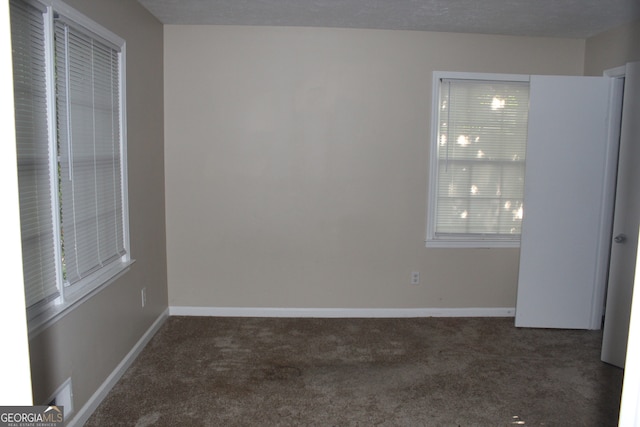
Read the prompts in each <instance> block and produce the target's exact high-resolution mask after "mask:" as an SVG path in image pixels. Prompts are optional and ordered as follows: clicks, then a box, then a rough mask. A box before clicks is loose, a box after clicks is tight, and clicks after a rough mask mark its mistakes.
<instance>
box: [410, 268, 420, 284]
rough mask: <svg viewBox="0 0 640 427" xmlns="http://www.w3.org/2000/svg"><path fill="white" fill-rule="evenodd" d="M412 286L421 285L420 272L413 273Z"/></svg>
mask: <svg viewBox="0 0 640 427" xmlns="http://www.w3.org/2000/svg"><path fill="white" fill-rule="evenodd" d="M411 284H412V285H419V284H420V272H419V271H412V272H411Z"/></svg>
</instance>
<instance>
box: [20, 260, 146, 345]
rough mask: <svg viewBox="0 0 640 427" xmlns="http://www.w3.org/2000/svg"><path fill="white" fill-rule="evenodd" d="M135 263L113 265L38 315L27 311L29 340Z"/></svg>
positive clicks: (117, 277) (124, 262)
mask: <svg viewBox="0 0 640 427" xmlns="http://www.w3.org/2000/svg"><path fill="white" fill-rule="evenodd" d="M134 262H135V260H134V259H131V260H127V261H121V262H117V263H113V264H112V265H111V266H109V267H108V268H104V269H103V270H101V271H100V272H99V273H98V274H96V275H95V276H93V277H91V281H90V282H89V283H85V284H83V285H82V286H81V288H80V289H78V290H77V291H75V292H74V291H68V292H67V294H66V299H67V300H66V301H64V302H62V303H55V302H51V303H50V304H49V305H47V306H46V307H44V308H42V309H41V310H38V311H37V313H30V312H29V310H27V315H28V327H29V339H31V338H34V337H36V336H37V335H39V334H40V333H41V332H43V331H44V330H46V329H47V328H49V327H50V326H51V325H53V324H54V323H56V322H57V321H58V320H60V319H62V318H63V317H65V316H66V315H67V314H69V313H71V312H72V311H73V310H74V309H75V308H77V307H79V306H80V305H81V304H82V303H83V302H85V301H86V300H88V299H89V298H91V297H93V296H94V295H96V294H97V293H98V292H100V291H101V290H103V289H105V288H106V287H107V286H109V285H110V284H112V283H113V282H115V281H116V280H117V279H119V278H120V277H121V276H122V275H124V274H125V273H126V272H127V271H129V269H130V268H131V265H132V264H133V263H134Z"/></svg>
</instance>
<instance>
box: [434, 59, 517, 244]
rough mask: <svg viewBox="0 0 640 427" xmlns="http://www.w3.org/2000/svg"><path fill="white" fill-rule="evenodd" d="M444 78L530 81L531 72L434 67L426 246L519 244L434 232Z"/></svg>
mask: <svg viewBox="0 0 640 427" xmlns="http://www.w3.org/2000/svg"><path fill="white" fill-rule="evenodd" d="M442 79H458V80H478V81H505V82H528V81H529V80H530V75H528V74H493V73H466V72H449V71H434V72H433V81H432V89H431V90H432V92H431V139H430V141H429V185H428V186H427V187H428V189H427V210H426V215H427V218H426V223H427V227H426V238H425V246H426V247H427V248H519V247H520V239H519V238H517V239H514V238H507V237H497V236H486V237H483V236H470V235H459V236H452V235H449V236H446V237H437V236H436V234H435V206H436V196H437V188H438V143H437V141H438V119H439V117H438V113H439V110H440V105H439V93H440V81H441V80H442Z"/></svg>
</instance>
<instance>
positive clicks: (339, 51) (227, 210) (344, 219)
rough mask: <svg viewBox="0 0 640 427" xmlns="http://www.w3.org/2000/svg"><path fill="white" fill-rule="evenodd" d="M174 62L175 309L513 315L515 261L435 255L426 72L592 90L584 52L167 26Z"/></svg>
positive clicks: (510, 254) (171, 202) (392, 35)
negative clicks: (561, 77) (428, 230)
mask: <svg viewBox="0 0 640 427" xmlns="http://www.w3.org/2000/svg"><path fill="white" fill-rule="evenodd" d="M164 49H165V139H166V145H165V162H166V165H165V174H166V212H167V254H168V260H169V262H168V277H169V304H170V305H172V306H209V307H313V308H318V307H329V308H348V307H353V308H383V307H384V308H429V307H450V308H454V307H455V308H457V307H513V306H514V305H515V295H516V284H517V272H518V250H515V249H475V250H474V249H456V250H451V249H426V248H425V247H424V235H425V205H426V191H427V176H428V168H427V165H428V145H429V131H430V130H429V127H430V114H431V107H430V106H431V78H432V71H434V70H445V71H474V72H500V73H525V74H528V73H537V74H575V75H581V74H582V72H583V64H584V41H583V40H569V39H547V38H519V37H502V36H485V35H469V34H446V33H428V32H407V31H376V30H347V29H314V28H269V27H223V26H218V27H214V26H209V27H203V26H192V27H187V26H166V27H165V46H164ZM411 271H419V272H420V273H421V284H420V285H419V286H412V285H410V284H409V279H410V273H411Z"/></svg>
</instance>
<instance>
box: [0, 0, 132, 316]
mask: <svg viewBox="0 0 640 427" xmlns="http://www.w3.org/2000/svg"><path fill="white" fill-rule="evenodd" d="M10 10H11V33H12V50H13V67H14V98H15V112H16V128H17V138H16V142H17V152H18V159H17V160H18V175H19V176H18V181H19V192H20V214H21V228H22V249H23V269H24V273H25V294H26V296H27V306H28V309H29V310H30V313H29V314H30V318H32V317H34V316H38V315H41V314H42V313H54V314H55V313H56V312H58V311H60V310H61V309H64V308H66V307H69V306H70V305H72V304H73V303H74V302H75V301H78V300H80V299H81V298H82V297H83V296H85V295H86V294H88V293H89V292H91V291H92V290H94V289H95V288H97V287H99V286H101V285H103V284H105V283H107V282H108V281H109V280H110V279H111V278H112V277H114V276H115V275H117V274H119V273H120V272H122V271H123V270H125V269H126V268H127V267H128V265H129V264H130V261H131V260H130V257H129V254H128V220H127V196H126V163H125V157H126V156H125V153H126V150H125V146H126V145H125V141H126V139H125V136H126V135H125V132H124V125H123V121H124V102H123V101H124V99H123V81H124V80H123V77H124V75H123V60H124V41H123V40H121V39H120V38H118V37H117V36H115V35H113V34H112V33H110V32H109V31H108V30H106V29H104V28H102V27H100V26H99V25H98V24H95V23H94V22H93V21H90V20H89V19H88V18H86V17H84V16H82V15H80V14H79V13H77V12H75V11H74V10H73V9H71V8H69V7H68V6H66V5H65V4H64V3H62V2H59V1H57V0H46V4H41V3H39V2H35V1H31V0H11V1H10ZM52 307H53V308H52ZM55 307H58V308H57V309H56V308H55Z"/></svg>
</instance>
